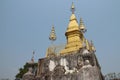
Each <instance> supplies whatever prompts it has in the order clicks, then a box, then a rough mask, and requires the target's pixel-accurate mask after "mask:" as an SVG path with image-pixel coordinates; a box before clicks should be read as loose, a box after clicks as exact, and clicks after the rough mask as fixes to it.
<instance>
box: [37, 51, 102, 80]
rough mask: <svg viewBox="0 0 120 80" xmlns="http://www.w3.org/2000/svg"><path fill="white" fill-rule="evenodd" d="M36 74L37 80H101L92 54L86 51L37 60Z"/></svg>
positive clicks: (95, 59)
mask: <svg viewBox="0 0 120 80" xmlns="http://www.w3.org/2000/svg"><path fill="white" fill-rule="evenodd" d="M37 73H38V74H37V79H38V80H103V77H102V74H101V70H100V66H99V63H98V62H97V58H96V56H95V54H94V52H89V51H87V50H86V49H82V50H80V51H77V52H73V53H71V54H67V55H61V56H56V57H49V58H44V59H39V63H38V71H37Z"/></svg>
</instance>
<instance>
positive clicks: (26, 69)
mask: <svg viewBox="0 0 120 80" xmlns="http://www.w3.org/2000/svg"><path fill="white" fill-rule="evenodd" d="M30 67H32V68H33V70H34V69H35V68H36V67H37V63H34V64H29V63H26V64H25V65H24V66H23V68H20V69H19V73H18V74H17V75H16V76H15V77H16V78H22V76H23V75H24V74H25V73H26V72H27V71H28V69H29V68H30Z"/></svg>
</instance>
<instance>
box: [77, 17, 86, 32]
mask: <svg viewBox="0 0 120 80" xmlns="http://www.w3.org/2000/svg"><path fill="white" fill-rule="evenodd" d="M79 26H80V31H82V32H83V33H85V32H86V28H85V25H84V22H83V20H82V18H80V25H79Z"/></svg>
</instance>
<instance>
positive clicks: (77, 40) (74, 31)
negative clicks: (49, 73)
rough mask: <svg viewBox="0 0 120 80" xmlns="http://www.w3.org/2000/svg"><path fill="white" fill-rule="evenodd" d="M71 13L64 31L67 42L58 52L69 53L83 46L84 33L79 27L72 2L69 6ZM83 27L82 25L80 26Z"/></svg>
mask: <svg viewBox="0 0 120 80" xmlns="http://www.w3.org/2000/svg"><path fill="white" fill-rule="evenodd" d="M71 11H72V15H71V16H70V20H69V24H68V27H67V30H66V32H65V36H66V39H67V43H66V46H65V49H63V50H61V51H60V54H61V55H62V54H69V53H71V52H74V51H77V50H79V49H80V48H83V42H84V35H83V32H82V31H81V29H80V26H79V24H78V21H77V19H76V16H75V14H74V11H75V7H74V4H72V6H71ZM82 29H83V26H82Z"/></svg>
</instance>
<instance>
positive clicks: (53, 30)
mask: <svg viewBox="0 0 120 80" xmlns="http://www.w3.org/2000/svg"><path fill="white" fill-rule="evenodd" d="M49 39H50V40H51V41H55V40H56V34H55V29H54V26H52V30H51V33H50V36H49Z"/></svg>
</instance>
